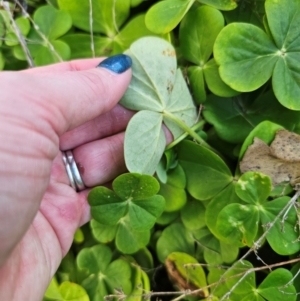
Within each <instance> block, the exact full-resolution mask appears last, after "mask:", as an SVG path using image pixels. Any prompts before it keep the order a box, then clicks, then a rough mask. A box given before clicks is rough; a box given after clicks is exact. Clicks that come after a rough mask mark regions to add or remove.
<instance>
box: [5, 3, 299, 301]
mask: <svg viewBox="0 0 300 301" xmlns="http://www.w3.org/2000/svg"><path fill="white" fill-rule="evenodd" d="M22 4H23V7H21V6H20V2H18V1H16V2H15V3H10V6H9V8H8V6H6V7H3V8H1V7H0V36H1V39H0V69H1V70H20V69H24V68H27V67H28V66H41V65H47V64H51V63H56V62H60V61H66V60H71V59H77V58H90V57H97V56H110V55H113V54H117V53H121V52H124V51H127V53H128V54H129V55H131V56H132V57H133V58H134V67H133V71H134V80H133V82H132V86H131V87H141V88H140V89H141V91H142V92H145V91H146V89H149V91H148V92H149V93H150V94H151V93H152V92H153V94H155V93H154V92H157V91H159V89H164V88H165V86H164V81H163V80H161V79H163V78H165V77H166V76H164V75H163V76H162V77H161V78H159V77H158V75H156V71H155V69H153V66H152V63H151V60H150V64H149V62H147V61H146V60H145V61H143V56H142V55H141V53H143V52H141V51H146V50H147V49H148V50H149V56H147V59H148V58H151V59H152V60H153V62H155V63H156V64H157V65H159V66H161V68H162V74H164V73H163V72H164V71H165V70H168V68H174V70H176V68H179V69H178V70H177V72H176V76H175V75H174V78H170V80H171V81H172V83H173V84H174V86H175V88H174V87H172V89H173V90H175V91H176V93H177V92H178V94H176V95H179V96H177V98H176V97H175V96H171V97H170V98H168V99H167V98H165V99H164V98H161V99H154V98H153V99H151V101H152V102H151V103H150V102H149V101H148V99H147V98H143V97H142V96H141V95H140V94H136V95H134V94H133V92H132V91H131V90H130V89H131V88H129V89H128V92H127V94H126V95H125V97H124V98H123V99H122V101H121V103H122V104H123V105H124V106H126V107H129V108H131V109H135V110H137V111H140V112H139V113H137V114H136V115H135V117H134V118H133V120H132V121H131V123H130V125H129V126H128V131H127V134H126V135H127V136H128V137H129V138H127V140H126V141H125V157H126V158H127V159H128V160H127V161H126V163H127V166H128V169H129V171H130V173H128V174H124V175H122V176H120V177H118V178H117V179H115V181H114V183H113V187H112V190H109V189H107V188H104V187H96V188H95V189H93V190H92V192H91V194H90V195H89V203H90V205H91V208H92V209H91V210H92V211H91V212H92V216H93V219H92V221H91V222H90V223H89V224H88V225H85V226H84V227H82V228H81V229H79V230H78V231H77V232H76V234H75V237H74V244H73V246H72V248H71V250H70V252H69V253H68V254H67V256H66V257H65V258H64V260H63V262H62V264H61V266H60V268H59V270H58V271H57V273H56V275H55V278H54V279H53V281H52V282H51V284H50V286H49V288H48V290H47V292H46V294H45V298H44V299H45V300H78V301H79V300H80V301H87V300H94V301H96V300H97V301H98V300H104V299H105V298H106V297H105V296H107V295H111V298H115V299H118V298H121V299H122V298H123V299H126V300H137V301H138V300H142V299H149V298H150V297H151V296H153V298H154V297H155V294H156V295H158V296H160V295H163V292H164V291H166V290H170V285H169V286H168V285H166V286H159V285H158V284H159V283H160V282H162V281H161V280H162V279H163V278H165V276H162V275H160V274H159V272H158V271H159V270H161V269H164V267H163V266H162V264H165V265H166V266H168V265H171V266H172V267H173V269H175V270H176V271H177V274H176V275H177V278H176V277H175V279H174V277H172V276H171V275H170V281H171V282H173V284H175V286H174V287H172V288H171V291H173V292H174V295H176V294H180V293H176V289H177V290H178V289H181V290H188V289H191V290H198V291H197V292H198V293H197V294H193V295H191V294H188V293H186V292H185V294H183V293H181V294H182V297H183V298H185V299H188V300H198V299H200V298H206V299H207V300H225V298H227V299H226V300H233V301H235V300H238V301H241V300H242V301H246V300H247V301H248V300H259V301H261V300H269V301H276V300H287V301H294V300H300V297H299V295H298V294H297V291H298V292H299V289H300V279H299V277H293V275H296V276H297V275H298V274H297V273H298V270H299V263H298V264H296V261H297V259H295V260H294V258H297V254H298V253H299V250H300V243H299V209H298V206H297V196H298V195H297V194H296V197H294V198H292V199H291V196H293V190H292V188H291V187H290V186H289V184H288V183H282V184H281V185H279V186H277V187H275V188H274V187H273V186H272V183H271V180H270V178H269V177H267V176H266V175H264V174H262V173H257V172H247V173H245V174H243V175H241V172H240V170H239V161H240V160H241V159H242V157H243V155H244V153H245V151H246V149H247V147H248V146H249V145H250V144H252V142H253V138H254V137H259V138H260V139H261V140H263V141H265V142H266V143H267V144H270V142H271V141H272V140H273V139H274V136H275V133H276V131H277V130H279V129H283V128H285V129H287V130H290V131H293V132H296V133H299V132H300V113H299V110H300V101H299V96H298V95H300V63H299V49H300V47H299V45H300V44H299V43H300V39H299V36H300V35H299V22H300V3H299V1H297V0H281V1H277V0H239V1H238V0H163V1H144V0H80V1H74V0H48V1H43V0H35V1H33V0H32V1H27V4H26V3H25V2H22ZM25 4H26V5H25ZM149 36H151V37H156V38H160V39H153V38H151V39H146V40H145V39H144V40H140V38H143V37H149ZM136 41H144V42H139V43H141V44H136V43H137V42H136ZM134 42H136V43H135V44H133V43H134ZM132 45H133V46H132ZM137 45H140V46H137ZM160 45H161V46H160ZM165 45H169V46H168V47H169V49H171V51H172V49H175V51H176V57H174V58H173V59H170V60H169V61H168V62H167V61H166V59H163V58H162V57H160V56H159V55H158V54H157V53H158V52H159V51H158V50H159V49H160V48H159V47H165ZM173 47H174V48H173ZM128 49H129V50H128ZM144 58H145V56H144ZM135 60H136V61H142V62H141V65H142V67H143V68H142V69H143V71H139V70H138V69H135ZM149 68H150V69H149ZM151 68H152V69H151ZM149 70H150V71H151V72H152V73H151V72H150V73H149ZM142 72H146V73H147V72H148V73H147V74H150V80H151V82H152V83H154V85H153V87H151V88H149V85H148V84H147V83H146V84H145V87H143V86H141V82H143V80H144V78H143V73H142ZM139 80H140V82H139ZM135 85H136V86H135ZM146 86H147V87H146ZM187 87H188V89H187ZM168 88H170V87H168ZM133 90H134V89H133ZM189 91H190V93H191V94H190V93H189ZM148 92H147V93H148ZM130 93H131V94H130ZM141 94H143V93H141ZM173 95H175V93H174V94H173ZM149 103H150V104H149ZM174 103H175V104H176V105H174ZM137 104H138V105H137ZM184 111H185V112H186V111H188V113H186V115H185V117H184V118H183V117H180V116H181V115H183V112H184ZM197 116H198V117H197ZM147 122H148V124H147ZM162 122H164V123H165V124H166V125H167V126H168V127H169V128H170V130H171V132H172V133H173V135H174V138H175V140H174V142H172V143H171V145H169V146H168V147H167V149H166V150H165V151H164V140H161V139H164V138H163V134H162V131H161V125H162ZM172 122H173V123H172ZM137 124H143V126H141V128H142V130H143V129H144V131H148V133H149V136H147V139H148V138H149V137H150V138H151V137H152V138H153V139H155V137H157V136H159V137H161V138H159V139H160V143H157V144H159V145H160V146H159V147H155V148H153V147H152V148H150V146H149V148H148V149H146V150H145V152H143V153H141V154H140V157H139V156H138V157H136V155H134V157H132V155H131V153H132V150H133V147H134V143H137V141H138V140H141V141H140V143H141V144H143V143H145V141H144V140H142V139H138V138H137V137H138V136H134V135H135V133H136V128H137ZM153 124H155V125H156V132H154V130H152V131H151V130H149V127H150V126H151V125H153ZM176 126H177V127H176ZM142 130H141V131H142ZM141 133H142V134H143V132H141ZM187 133H188V134H189V135H187ZM160 135H162V136H160ZM141 136H142V135H141ZM191 136H192V137H191ZM150 138H149V139H150ZM152 138H151V139H152ZM137 139H138V140H137ZM132 141H133V142H132ZM136 147H137V149H138V148H139V146H136ZM126 152H127V153H126ZM134 153H135V154H136V151H134ZM152 153H155V154H156V157H155V159H154V160H149V161H147V160H148V158H149V157H150V156H151V154H152ZM144 162H146V163H147V164H146V163H145V164H144ZM143 164H144V165H143ZM155 171H156V176H155V177H153V176H151V175H152V174H153V173H154V172H155ZM253 254H254V255H255V256H253ZM246 257H247V258H246ZM245 259H247V261H246V260H245ZM288 260H290V261H288ZM284 261H288V263H289V264H288V265H285V264H284ZM279 266H280V268H278V267H279ZM271 268H273V269H271ZM259 271H260V272H259ZM178 275H179V276H178ZM178 277H179V278H180V279H183V280H184V281H183V283H186V285H185V286H184V285H183V286H182V285H180V283H182V282H180V281H179V280H178V279H179V278H178ZM168 298H170V296H169V297H168ZM123 299H122V300H123Z"/></svg>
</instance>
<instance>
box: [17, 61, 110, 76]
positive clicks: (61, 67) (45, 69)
mask: <svg viewBox="0 0 300 301" xmlns="http://www.w3.org/2000/svg"><path fill="white" fill-rule="evenodd" d="M103 60H105V57H101V58H93V59H81V60H74V61H69V62H62V63H57V64H52V65H48V66H42V67H35V68H30V69H26V70H22V71H21V72H23V73H32V74H34V73H38V74H40V73H51V72H63V71H82V70H89V69H93V68H95V66H97V65H98V64H99V63H100V62H102V61H103Z"/></svg>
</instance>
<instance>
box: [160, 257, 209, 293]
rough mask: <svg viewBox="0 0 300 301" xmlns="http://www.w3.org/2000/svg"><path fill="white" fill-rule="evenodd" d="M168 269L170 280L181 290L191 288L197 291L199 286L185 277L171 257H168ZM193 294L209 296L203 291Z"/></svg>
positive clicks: (166, 263)
mask: <svg viewBox="0 0 300 301" xmlns="http://www.w3.org/2000/svg"><path fill="white" fill-rule="evenodd" d="M165 266H166V270H167V273H168V276H169V279H170V281H171V282H172V283H173V285H174V286H175V287H177V288H178V289H179V290H180V291H185V290H190V291H195V290H199V288H198V287H197V286H196V285H195V284H193V283H192V282H191V281H190V280H189V279H186V278H184V277H183V276H182V275H181V274H180V272H179V271H178V270H177V269H176V266H175V264H174V262H173V261H172V260H170V259H167V260H166V262H165ZM191 296H199V297H207V296H205V293H204V292H203V291H199V292H197V293H194V294H191Z"/></svg>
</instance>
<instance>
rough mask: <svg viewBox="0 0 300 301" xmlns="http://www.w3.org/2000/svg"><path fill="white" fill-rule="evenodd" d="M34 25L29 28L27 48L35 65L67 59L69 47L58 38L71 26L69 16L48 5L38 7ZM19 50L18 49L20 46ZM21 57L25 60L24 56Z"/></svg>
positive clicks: (69, 53)
mask: <svg viewBox="0 0 300 301" xmlns="http://www.w3.org/2000/svg"><path fill="white" fill-rule="evenodd" d="M33 19H34V22H35V24H36V27H33V28H31V30H30V32H29V34H28V39H30V40H31V41H32V42H33V43H30V44H28V49H29V50H30V53H31V55H32V57H33V58H34V61H35V64H36V65H46V64H50V63H54V62H58V61H61V60H68V59H69V58H70V55H71V51H70V47H69V46H68V44H66V43H65V42H63V41H60V40H58V38H59V37H61V36H62V35H64V34H65V33H66V32H67V31H68V30H69V29H70V28H71V26H72V19H71V16H70V15H69V14H68V13H67V12H65V11H61V10H58V9H56V8H54V7H53V6H50V5H45V6H41V7H39V8H38V9H37V10H36V11H35V13H34V16H33ZM17 47H19V51H20V46H17ZM17 55H18V54H17ZM23 59H25V60H26V58H25V57H24V58H23Z"/></svg>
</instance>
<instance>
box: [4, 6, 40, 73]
mask: <svg viewBox="0 0 300 301" xmlns="http://www.w3.org/2000/svg"><path fill="white" fill-rule="evenodd" d="M0 4H1V6H2V7H3V8H4V10H5V11H6V12H7V13H8V15H9V19H10V21H11V24H12V28H13V29H14V32H15V34H16V37H17V39H18V41H19V42H20V45H21V47H22V49H23V51H24V53H25V56H26V60H27V62H28V65H29V67H30V68H32V67H34V62H33V58H32V56H31V54H30V52H29V49H28V47H27V44H26V40H25V38H24V36H23V35H22V33H21V31H20V28H19V27H18V25H17V23H16V21H15V20H14V17H13V15H12V13H11V11H10V8H9V3H8V2H7V1H0ZM22 7H23V6H22Z"/></svg>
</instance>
